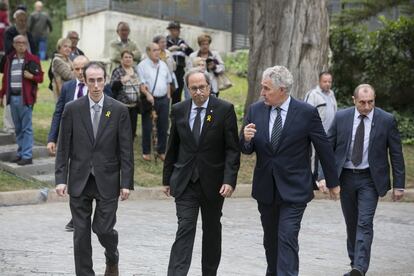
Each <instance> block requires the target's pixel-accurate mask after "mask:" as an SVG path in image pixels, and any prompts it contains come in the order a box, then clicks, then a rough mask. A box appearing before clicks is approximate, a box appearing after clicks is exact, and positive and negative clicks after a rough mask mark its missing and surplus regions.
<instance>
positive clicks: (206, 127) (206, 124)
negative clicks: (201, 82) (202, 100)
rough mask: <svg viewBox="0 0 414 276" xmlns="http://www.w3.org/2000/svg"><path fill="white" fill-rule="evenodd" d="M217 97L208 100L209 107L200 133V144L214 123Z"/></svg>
mask: <svg viewBox="0 0 414 276" xmlns="http://www.w3.org/2000/svg"><path fill="white" fill-rule="evenodd" d="M215 100H216V99H215V98H214V97H210V100H209V101H208V105H207V109H206V115H205V116H204V121H203V128H202V129H201V133H200V140H199V145H201V144H202V141H203V138H204V137H205V135H206V132H207V131H208V130H209V129H210V127H211V125H212V124H213V118H214V116H213V114H214V107H215V102H214V101H215Z"/></svg>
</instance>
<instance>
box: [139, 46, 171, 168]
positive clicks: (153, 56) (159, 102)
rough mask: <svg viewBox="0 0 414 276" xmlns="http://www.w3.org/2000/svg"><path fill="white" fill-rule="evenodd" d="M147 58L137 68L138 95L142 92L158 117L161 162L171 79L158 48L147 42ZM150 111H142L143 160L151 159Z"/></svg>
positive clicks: (163, 155)
mask: <svg viewBox="0 0 414 276" xmlns="http://www.w3.org/2000/svg"><path fill="white" fill-rule="evenodd" d="M146 52H147V56H148V57H147V58H145V59H144V60H143V61H141V62H140V63H139V64H138V66H137V71H138V75H139V77H140V80H141V88H140V90H141V93H144V95H145V97H146V99H147V101H148V102H149V103H150V104H152V105H153V108H154V110H155V112H156V114H157V148H156V149H153V150H156V151H157V153H158V156H159V158H160V159H161V160H162V161H164V159H165V148H166V145H167V131H168V114H169V112H170V98H171V85H170V84H171V83H172V76H171V72H170V70H169V69H168V66H167V64H166V63H165V62H164V61H162V60H160V53H161V50H160V46H158V44H156V43H150V44H149V45H148V46H147V47H146ZM151 113H152V110H151V109H149V110H144V108H142V110H141V115H142V117H141V118H142V158H143V159H144V160H145V161H150V160H151V155H150V153H151V133H152V120H151Z"/></svg>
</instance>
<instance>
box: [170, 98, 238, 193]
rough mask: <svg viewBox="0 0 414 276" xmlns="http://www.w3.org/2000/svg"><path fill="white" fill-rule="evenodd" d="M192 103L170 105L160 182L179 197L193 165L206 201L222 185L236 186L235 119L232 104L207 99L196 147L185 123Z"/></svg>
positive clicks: (236, 136)
mask: <svg viewBox="0 0 414 276" xmlns="http://www.w3.org/2000/svg"><path fill="white" fill-rule="evenodd" d="M191 103H192V100H191V99H189V100H186V101H184V102H180V103H177V104H175V105H173V107H172V110H171V130H170V137H169V140H168V147H167V152H166V158H165V161H164V172H163V183H164V185H169V186H170V188H171V189H170V192H171V195H172V196H174V197H179V196H180V195H181V194H182V193H183V192H184V190H185V188H186V187H187V184H188V182H189V181H190V178H191V175H192V172H193V170H194V167H195V166H197V168H198V171H199V176H200V184H201V187H202V189H203V192H204V194H205V195H206V196H207V198H209V199H211V200H215V199H218V198H220V197H221V196H220V194H219V190H220V188H221V186H222V184H230V185H231V186H233V188H234V187H235V186H236V181H237V172H238V170H239V166H240V148H239V144H238V134H237V119H236V113H235V112H234V107H233V105H232V104H230V103H228V102H225V101H223V100H220V99H217V98H216V97H210V100H209V103H208V106H207V109H206V116H205V118H204V123H203V128H202V130H201V134H200V140H199V144H198V146H197V144H196V142H195V140H194V136H193V133H192V131H191V128H190V124H189V117H190V112H191Z"/></svg>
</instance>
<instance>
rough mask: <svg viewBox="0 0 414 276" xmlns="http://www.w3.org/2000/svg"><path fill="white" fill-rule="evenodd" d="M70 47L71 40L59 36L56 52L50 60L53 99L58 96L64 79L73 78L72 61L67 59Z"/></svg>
mask: <svg viewBox="0 0 414 276" xmlns="http://www.w3.org/2000/svg"><path fill="white" fill-rule="evenodd" d="M71 47H72V42H71V41H70V39H68V38H61V39H59V40H58V42H57V45H56V48H57V49H56V50H57V53H56V54H55V55H54V57H53V61H52V73H53V84H52V85H53V93H54V95H55V100H57V99H58V98H59V95H60V90H61V88H62V85H63V83H64V82H65V81H68V80H72V79H75V74H74V73H73V67H72V61H71V60H70V59H69V55H70V52H71V51H72V50H71Z"/></svg>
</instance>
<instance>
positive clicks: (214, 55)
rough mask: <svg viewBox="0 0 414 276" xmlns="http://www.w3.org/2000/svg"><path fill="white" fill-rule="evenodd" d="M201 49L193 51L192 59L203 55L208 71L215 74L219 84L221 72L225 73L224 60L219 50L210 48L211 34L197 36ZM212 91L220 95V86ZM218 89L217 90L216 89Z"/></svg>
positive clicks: (214, 77)
mask: <svg viewBox="0 0 414 276" xmlns="http://www.w3.org/2000/svg"><path fill="white" fill-rule="evenodd" d="M197 42H198V46H199V47H200V49H199V50H197V51H195V52H193V53H191V55H190V61H191V60H192V59H193V58H195V57H201V58H203V59H204V60H205V61H206V67H207V72H209V73H211V74H212V75H213V79H214V81H215V83H216V84H217V79H218V75H219V74H223V73H224V70H225V68H224V62H223V59H222V58H221V56H220V54H219V53H218V52H217V51H213V50H210V44H211V36H210V35H208V34H202V35H200V36H199V37H198V38H197ZM191 65H192V64H189V65H188V67H192V66H191ZM211 89H212V90H211V93H212V94H214V95H216V96H218V94H219V90H218V86H217V85H216V87H211ZM214 89H216V90H214Z"/></svg>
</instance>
